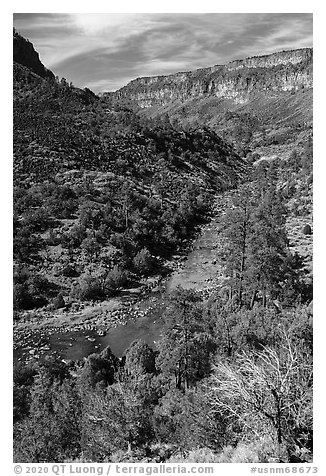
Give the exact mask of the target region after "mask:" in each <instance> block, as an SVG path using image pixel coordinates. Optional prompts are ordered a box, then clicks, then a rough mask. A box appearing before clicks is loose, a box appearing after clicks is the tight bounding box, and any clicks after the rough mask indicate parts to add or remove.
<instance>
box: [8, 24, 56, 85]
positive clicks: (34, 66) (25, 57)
mask: <svg viewBox="0 0 326 476" xmlns="http://www.w3.org/2000/svg"><path fill="white" fill-rule="evenodd" d="M13 40H14V45H13V46H14V63H19V64H20V65H23V66H26V67H27V68H28V69H30V70H31V71H33V72H34V73H36V74H37V75H38V76H41V77H42V78H50V79H54V74H53V73H52V71H50V70H49V69H47V68H45V66H44V65H43V64H42V63H41V61H40V58H39V55H38V53H37V52H36V51H35V50H34V46H33V44H32V43H30V42H29V41H28V40H26V39H25V38H23V37H22V36H21V35H19V33H17V32H16V31H15V30H14V36H13Z"/></svg>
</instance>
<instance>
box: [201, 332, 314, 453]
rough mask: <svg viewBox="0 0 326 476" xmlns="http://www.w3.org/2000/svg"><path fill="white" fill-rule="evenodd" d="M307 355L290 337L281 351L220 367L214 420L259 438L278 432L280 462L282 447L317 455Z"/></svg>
mask: <svg viewBox="0 0 326 476" xmlns="http://www.w3.org/2000/svg"><path fill="white" fill-rule="evenodd" d="M302 350H303V349H302V348H298V347H297V346H296V345H294V344H293V342H291V340H290V338H289V336H288V335H287V334H285V335H284V339H283V343H282V346H281V347H280V348H279V349H278V350H277V349H273V348H271V347H264V348H263V350H262V351H253V352H251V353H250V354H246V353H242V354H241V355H238V359H237V361H236V362H235V363H230V362H227V361H226V362H223V361H220V362H218V363H217V365H216V366H215V367H214V373H213V375H212V376H211V378H210V381H209V385H207V391H208V393H209V398H210V403H211V411H212V414H213V415H214V414H215V413H217V414H220V415H222V414H223V415H225V416H226V417H227V418H228V419H229V421H230V423H231V424H232V425H233V426H234V428H238V431H239V429H240V428H241V427H242V428H243V429H245V431H246V432H247V433H248V432H249V433H251V434H252V435H255V437H258V438H259V437H261V436H262V435H263V434H268V433H270V432H272V434H273V435H274V440H275V442H276V443H277V445H278V448H279V457H280V455H281V451H282V445H284V446H285V447H286V449H287V451H288V452H289V453H293V452H294V451H295V450H297V451H299V452H300V451H301V453H302V452H303V451H307V450H308V451H309V450H311V436H312V360H311V355H310V354H309V353H308V352H303V351H302ZM240 431H241V430H240Z"/></svg>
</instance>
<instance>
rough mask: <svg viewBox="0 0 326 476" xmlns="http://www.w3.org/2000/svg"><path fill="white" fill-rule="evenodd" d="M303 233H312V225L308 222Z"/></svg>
mask: <svg viewBox="0 0 326 476" xmlns="http://www.w3.org/2000/svg"><path fill="white" fill-rule="evenodd" d="M302 233H303V234H304V235H311V234H312V230H311V226H310V225H308V224H306V225H305V226H304V227H303V228H302Z"/></svg>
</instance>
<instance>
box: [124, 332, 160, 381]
mask: <svg viewBox="0 0 326 476" xmlns="http://www.w3.org/2000/svg"><path fill="white" fill-rule="evenodd" d="M125 357H126V360H125V369H126V371H127V372H128V373H130V374H131V375H142V374H145V373H155V371H156V369H155V353H154V351H153V349H151V348H150V347H149V345H148V344H146V342H144V341H142V340H135V341H134V342H132V343H131V344H130V346H129V347H128V349H127V350H126V353H125Z"/></svg>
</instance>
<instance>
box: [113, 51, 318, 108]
mask: <svg viewBox="0 0 326 476" xmlns="http://www.w3.org/2000/svg"><path fill="white" fill-rule="evenodd" d="M310 87H312V49H309V48H305V49H301V50H293V51H284V52H280V53H274V54H272V55H267V56H260V57H254V58H247V59H244V60H238V61H233V62H232V63H229V64H227V65H221V66H220V65H216V66H212V67H210V68H203V69H198V70H196V71H190V72H185V73H177V74H171V75H169V76H153V77H145V78H137V79H135V80H133V81H131V82H130V83H129V84H128V85H127V86H125V87H123V88H121V89H120V90H119V91H117V92H116V93H115V96H116V97H117V98H119V99H121V98H128V99H129V100H131V101H135V102H136V103H137V104H138V105H139V106H140V107H142V108H147V107H153V106H164V105H167V104H168V103H169V102H171V101H182V102H184V101H187V100H189V99H194V98H204V97H207V96H213V97H216V98H219V99H231V100H233V101H234V102H235V103H237V104H244V103H246V102H248V101H249V100H250V99H251V97H252V95H254V94H255V93H257V92H264V93H265V94H270V95H273V94H274V95H275V93H279V92H281V91H296V90H298V89H300V88H310Z"/></svg>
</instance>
